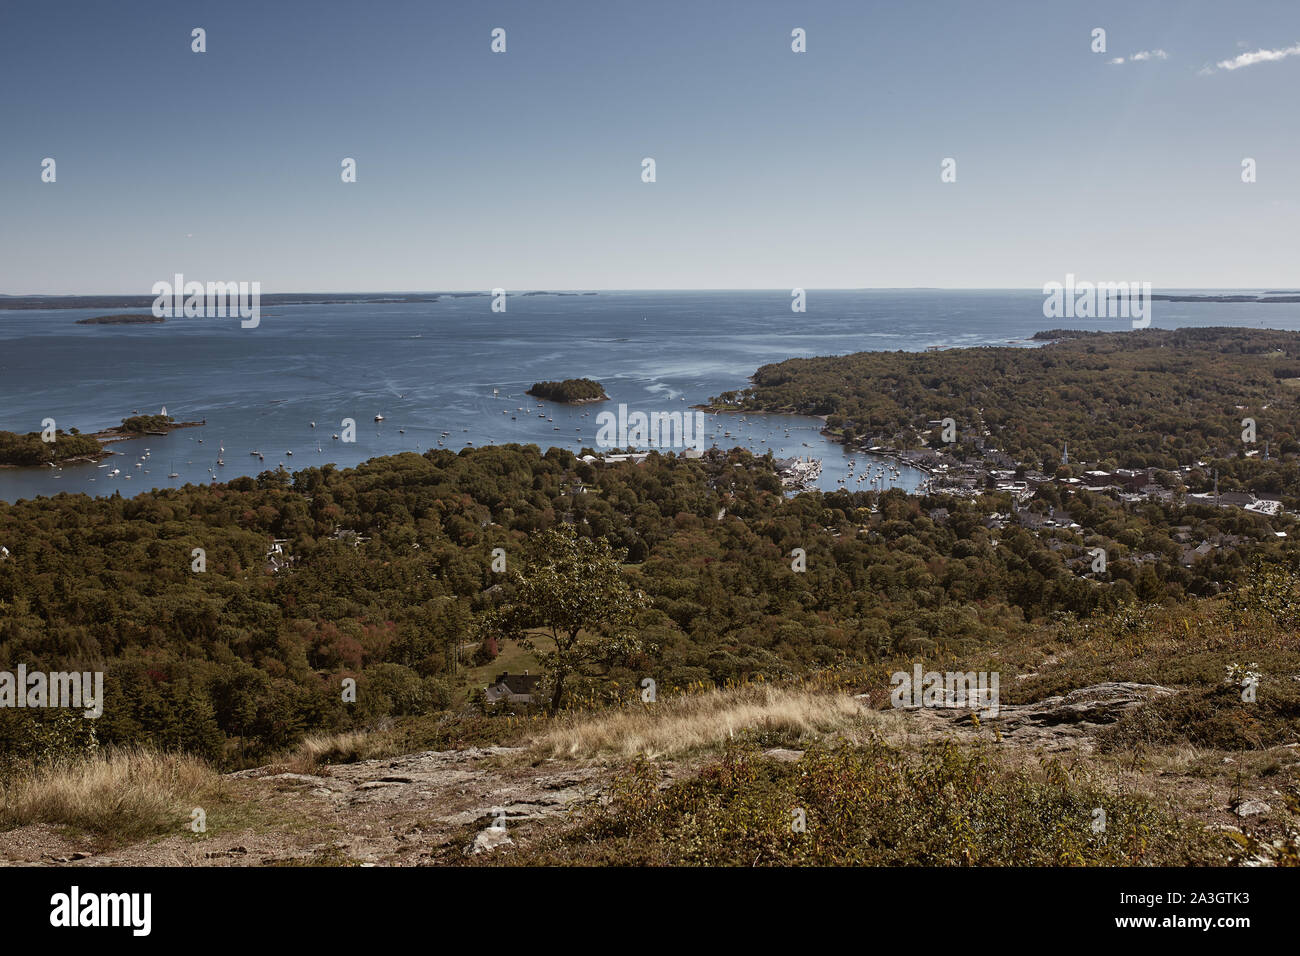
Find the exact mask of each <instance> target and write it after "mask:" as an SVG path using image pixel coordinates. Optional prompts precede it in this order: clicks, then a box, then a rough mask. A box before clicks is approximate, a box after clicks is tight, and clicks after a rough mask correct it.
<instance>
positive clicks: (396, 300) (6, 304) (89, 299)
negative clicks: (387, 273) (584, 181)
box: [0, 290, 599, 321]
mask: <svg viewBox="0 0 1300 956" xmlns="http://www.w3.org/2000/svg"><path fill="white" fill-rule="evenodd" d="M491 294H492V293H490V292H428V293H420V292H307V293H303V292H268V293H265V294H264V295H263V296H262V298H261V302H262V306H263V307H264V308H266V307H270V306H279V305H358V304H359V305H410V304H413V303H414V304H432V303H435V302H438V301H439V300H441V299H475V298H479V299H482V298H487V297H488V296H490V295H491ZM510 295H511V296H512V297H514V296H520V297H521V298H522V297H525V296H538V295H550V296H578V295H599V293H598V292H548V291H546V290H538V291H531V292H512V293H510ZM154 299H155V296H153V295H3V294H0V310H10V309H12V310H18V309H42V310H47V309H151V308H153V303H154ZM263 314H265V313H263ZM95 321H98V320H95Z"/></svg>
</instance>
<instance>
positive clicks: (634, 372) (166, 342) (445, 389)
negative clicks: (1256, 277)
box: [0, 289, 1300, 501]
mask: <svg viewBox="0 0 1300 956" xmlns="http://www.w3.org/2000/svg"><path fill="white" fill-rule="evenodd" d="M1162 291H1165V292H1168V291H1178V290H1162ZM1197 291H1198V292H1201V293H1210V292H1213V291H1215V290H1197ZM1250 291H1267V290H1250ZM2 305H3V299H0V429H4V430H8V431H17V432H30V431H39V430H40V429H41V422H42V420H43V419H46V418H53V419H54V420H55V421H56V422H57V424H58V427H59V428H61V429H67V428H69V427H76V428H79V429H81V431H83V432H93V431H99V430H101V429H104V428H108V427H111V426H114V425H117V424H119V423H120V421H121V420H122V419H123V418H125V417H127V416H129V415H132V414H135V413H142V414H144V413H157V412H158V411H159V410H160V409H161V408H162V407H163V406H166V408H167V412H168V414H170V415H172V416H174V417H175V418H176V419H177V420H178V421H197V420H206V422H207V424H206V426H204V427H203V428H193V429H182V430H179V431H175V432H172V433H171V434H169V435H167V436H166V437H156V436H149V437H144V438H141V439H136V440H132V441H128V442H123V443H118V444H115V445H113V446H112V447H113V450H114V451H115V454H114V455H113V456H112V457H111V458H109V459H107V461H108V462H109V464H108V466H107V467H98V466H97V465H96V464H82V465H75V466H66V467H64V468H62V469H51V468H31V469H27V468H24V469H0V500H4V501H14V500H16V499H19V498H30V497H34V496H38V495H54V494H58V493H60V492H84V493H88V494H93V495H108V494H112V493H114V492H120V493H121V494H122V495H125V496H131V495H136V494H139V493H141V492H143V491H146V490H148V489H151V488H158V487H166V486H179V485H182V484H185V483H187V482H192V483H201V482H208V481H212V480H213V479H214V478H216V479H219V480H229V479H231V478H234V477H236V476H239V475H256V474H257V473H259V472H261V471H265V470H269V469H274V468H276V467H277V466H279V465H280V464H281V463H283V464H284V466H285V467H286V468H288V469H289V470H291V471H294V470H299V469H302V468H307V467H311V466H314V465H322V464H325V463H327V462H333V463H335V464H336V465H338V466H340V467H348V466H353V465H356V464H358V463H359V462H362V461H364V460H366V459H368V458H373V457H375V456H377V455H391V454H395V453H398V452H402V451H414V452H423V451H426V450H428V449H429V448H435V447H444V448H450V449H452V450H459V449H461V448H464V447H466V446H467V445H471V444H472V445H474V446H482V445H487V444H493V443H505V442H519V443H532V444H536V445H539V446H540V447H542V448H547V447H550V446H560V447H564V448H569V449H572V450H574V451H578V450H579V449H581V448H584V447H589V448H594V447H595V446H596V431H597V426H596V416H597V415H598V413H599V412H600V411H602V410H605V409H609V410H615V409H616V408H617V406H618V404H619V403H625V404H626V405H627V406H628V407H629V409H631V410H641V411H645V412H647V413H648V412H653V411H660V412H672V411H682V412H686V411H687V410H688V409H689V408H690V406H691V405H694V404H696V403H699V402H703V401H705V400H706V399H708V398H709V397H710V396H713V395H717V394H719V393H721V392H724V391H727V390H730V389H739V388H743V387H744V386H745V385H746V384H747V380H748V378H749V376H750V375H752V374H753V372H754V371H755V369H757V368H758V367H759V366H760V365H763V364H765V363H768V362H779V361H781V360H782V359H786V358H791V357H795V356H813V355H840V354H844V353H848V352H858V351H864V350H881V349H884V350H907V351H923V350H925V349H930V348H946V347H961V346H981V345H1017V346H1029V345H1030V344H1031V343H1030V342H1029V341H1028V340H1029V338H1030V336H1031V335H1032V334H1033V333H1034V332H1037V331H1040V330H1042V329H1046V328H1051V327H1054V326H1061V325H1066V326H1069V327H1075V328H1094V329H1099V330H1120V329H1123V328H1125V327H1127V326H1128V322H1127V321H1126V320H1122V319H1075V320H1049V319H1045V318H1044V317H1043V296H1042V294H1041V293H1040V292H1039V291H1037V290H1014V291H944V290H915V289H914V290H863V291H850V290H833V291H817V290H809V291H808V293H807V311H806V312H804V313H793V312H792V311H791V309H790V293H789V292H788V291H785V290H775V291H743V292H726V291H708V292H698V291H695V292H632V291H629V292H601V293H599V294H598V295H587V296H555V295H534V296H519V295H515V296H511V297H510V298H509V300H508V305H507V311H506V312H504V313H500V312H496V313H494V312H492V311H491V310H490V299H488V298H486V297H476V298H454V299H453V298H443V299H441V300H439V301H437V302H434V303H419V304H416V303H409V304H382V305H381V304H340V305H299V306H280V305H275V306H263V310H262V318H261V323H260V325H259V326H258V327H257V328H253V329H244V328H241V327H240V324H239V321H238V320H237V319H200V318H189V319H186V318H173V319H168V320H167V321H166V323H164V324H161V325H133V326H132V325H127V326H109V325H77V324H76V320H77V319H82V318H89V317H92V316H95V315H102V314H105V313H106V312H115V311H124V310H122V309H103V308H101V309H66V310H65V309H52V310H32V311H26V310H4V309H3V308H2ZM1152 308H1153V318H1152V325H1153V326H1156V327H1162V328H1174V327H1178V326H1208V325H1232V326H1246V327H1265V328H1276V329H1288V330H1300V304H1296V303H1291V304H1257V303H1243V304H1218V303H1170V302H1155V303H1153V307H1152ZM125 311H144V310H134V309H132V310H125ZM577 377H587V378H594V379H597V380H599V381H600V382H602V383H603V384H604V385H605V389H606V391H607V392H608V394H609V396H610V398H611V399H612V401H611V402H609V403H601V404H599V405H587V406H563V405H555V404H551V403H543V405H542V407H538V402H537V400H535V399H533V398H531V397H529V396H527V395H525V394H524V392H525V390H526V389H527V388H528V387H529V386H530V385H531V384H532V383H533V382H535V381H540V380H559V379H565V378H577ZM376 415H382V416H383V421H382V422H375V421H374V418H375V416H376ZM344 418H352V419H354V420H355V421H356V423H357V433H356V442H355V444H345V443H343V442H342V441H336V440H333V439H332V438H331V435H333V434H337V433H341V430H342V429H341V425H340V423H341V421H342V420H343V419H344ZM705 421H706V430H705V433H706V436H708V438H707V443H710V444H717V445H719V446H721V447H728V448H730V447H734V446H740V447H744V448H748V449H750V450H752V451H754V452H755V453H757V454H762V453H764V452H765V451H767V450H768V449H771V450H772V451H773V452H774V453H775V454H776V455H777V456H778V457H790V456H800V457H804V456H811V457H814V458H819V459H821V460H822V462H823V470H822V474H821V478H820V485H821V487H822V488H824V489H828V490H829V489H834V488H837V487H845V486H846V485H847V487H850V488H865V487H868V486H866V485H859V484H857V483H856V479H855V478H854V477H853V475H851V474H850V472H849V461H850V459H851V458H853V457H856V458H857V459H858V460H859V462H858V467H857V471H856V472H855V474H860V473H861V471H862V459H863V458H864V456H862V455H861V454H858V455H856V456H851V455H848V454H846V453H845V451H844V450H843V449H842V448H841V447H840V446H838V445H835V444H833V443H830V442H828V441H826V440H825V439H824V438H823V437H822V436H821V435H820V434H819V429H820V422H819V421H818V420H816V419H810V418H801V417H790V416H775V415H754V416H750V415H745V416H743V420H742V416H740V415H706V419H705ZM312 422H315V423H316V427H315V428H313V427H312V426H311V423H312ZM726 432H730V435H729V436H728V435H726V434H724V433H726ZM440 442H441V445H440V444H439V443H440ZM223 448H224V451H221V449H223ZM253 451H260V452H261V453H262V456H263V457H262V459H259V458H258V457H256V456H255V455H252V454H250V453H251V452H253ZM290 452H292V454H290ZM218 457H220V458H221V459H223V460H224V465H218V464H217V459H218ZM101 464H103V463H101ZM115 469H120V471H121V474H120V475H118V476H117V477H110V475H109V473H110V472H112V471H114V470H115ZM172 472H175V473H177V474H178V475H179V477H178V478H175V479H169V478H168V477H167V476H168V475H169V474H170V473H172ZM923 478H924V475H922V474H921V473H919V472H916V471H914V470H912V469H903V471H902V474H901V475H900V476H899V478H898V480H897V481H895V482H894V486H896V487H902V488H905V489H908V490H913V489H915V488H916V487H917V484H918V483H919V482H920V481H921V480H922V479H923ZM841 480H843V482H844V483H841Z"/></svg>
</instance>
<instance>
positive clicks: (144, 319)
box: [77, 312, 167, 325]
mask: <svg viewBox="0 0 1300 956" xmlns="http://www.w3.org/2000/svg"><path fill="white" fill-rule="evenodd" d="M166 321H167V320H166V319H165V318H163V317H162V316H160V315H152V314H150V313H147V312H146V313H144V314H137V313H129V312H128V313H125V314H122V315H97V316H95V317H94V318H92V319H77V325H157V324H159V323H162V322H166Z"/></svg>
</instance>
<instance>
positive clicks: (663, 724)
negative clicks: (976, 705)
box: [530, 685, 884, 757]
mask: <svg viewBox="0 0 1300 956" xmlns="http://www.w3.org/2000/svg"><path fill="white" fill-rule="evenodd" d="M883 719H884V718H883V717H882V715H881V714H878V713H875V712H872V711H868V710H867V709H866V708H865V707H863V706H862V705H861V704H860V703H859V702H858V701H856V700H854V699H853V698H852V697H848V696H845V695H843V694H835V693H830V692H825V691H809V690H801V689H789V688H781V687H775V686H771V685H757V686H754V685H751V686H748V687H745V688H743V689H741V690H713V691H708V692H706V693H702V694H691V695H688V696H684V697H677V698H673V699H671V700H666V701H662V702H660V703H657V704H645V705H641V706H637V707H629V708H627V709H624V710H617V711H613V712H608V713H603V714H599V715H595V716H581V717H574V718H572V719H571V720H569V721H565V722H563V723H560V724H559V725H558V726H553V727H552V728H551V729H549V730H548V731H547V732H545V733H543V734H541V735H539V736H538V737H536V738H534V739H533V740H532V741H530V744H531V748H532V750H533V751H534V752H535V753H539V754H546V755H549V756H553V757H594V756H598V755H610V756H621V757H632V756H636V755H638V754H644V755H646V756H649V757H658V756H670V755H678V754H684V753H688V752H691V751H698V750H704V749H708V748H712V747H718V746H721V745H722V744H723V743H725V742H726V741H727V740H729V739H732V738H734V737H736V736H739V735H742V734H747V733H748V734H752V735H754V736H757V737H758V739H759V740H760V742H764V743H767V744H769V745H771V746H778V745H781V744H785V745H789V744H794V743H797V742H799V741H801V740H807V739H811V738H821V737H826V736H829V735H838V736H841V737H844V738H846V739H848V740H851V741H855V742H857V741H861V740H865V739H866V738H867V737H869V736H870V735H871V731H872V730H873V729H874V728H877V727H879V726H880V724H881V723H882V720H883Z"/></svg>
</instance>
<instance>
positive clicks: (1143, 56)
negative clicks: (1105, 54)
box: [1106, 50, 1169, 66]
mask: <svg viewBox="0 0 1300 956" xmlns="http://www.w3.org/2000/svg"><path fill="white" fill-rule="evenodd" d="M1167 59H1169V54H1168V53H1166V52H1165V51H1164V50H1138V52H1136V53H1134V54H1133V55H1132V56H1131V57H1129V60H1130V61H1131V62H1133V63H1141V62H1142V61H1143V60H1167ZM1106 62H1107V63H1109V64H1111V65H1112V66H1119V65H1120V64H1122V63H1124V62H1125V60H1124V57H1122V56H1117V57H1115V59H1113V60H1107V61H1106Z"/></svg>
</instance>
